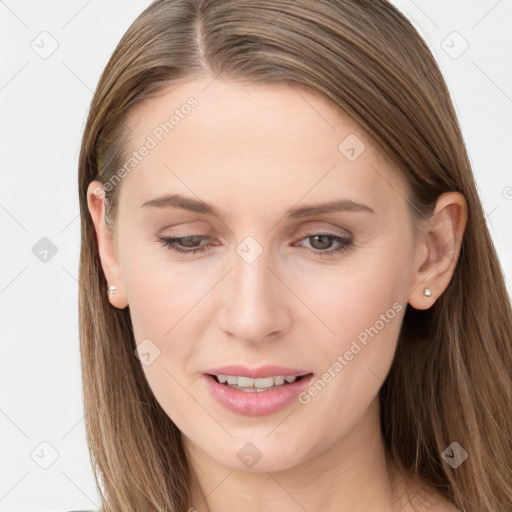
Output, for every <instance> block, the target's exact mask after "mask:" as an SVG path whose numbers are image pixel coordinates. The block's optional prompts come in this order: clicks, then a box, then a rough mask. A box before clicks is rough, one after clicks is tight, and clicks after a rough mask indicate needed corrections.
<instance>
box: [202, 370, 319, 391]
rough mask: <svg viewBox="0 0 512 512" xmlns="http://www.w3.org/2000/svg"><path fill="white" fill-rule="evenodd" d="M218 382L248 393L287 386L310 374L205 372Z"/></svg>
mask: <svg viewBox="0 0 512 512" xmlns="http://www.w3.org/2000/svg"><path fill="white" fill-rule="evenodd" d="M207 375H208V377H210V378H211V379H213V380H214V381H215V382H217V383H218V384H221V385H223V386H226V387H228V388H231V389H236V390H238V391H245V392H248V393H260V392H264V391H271V390H273V389H277V388H282V387H287V386H289V385H290V384H293V383H294V382H298V381H300V380H302V379H303V378H304V377H308V376H310V375H312V373H305V374H302V375H275V376H269V377H259V378H251V377H246V376H242V375H226V374H207Z"/></svg>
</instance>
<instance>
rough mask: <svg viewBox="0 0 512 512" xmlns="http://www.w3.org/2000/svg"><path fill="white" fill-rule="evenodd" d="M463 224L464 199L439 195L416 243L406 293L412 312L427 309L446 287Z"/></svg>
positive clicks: (458, 252) (451, 194)
mask: <svg viewBox="0 0 512 512" xmlns="http://www.w3.org/2000/svg"><path fill="white" fill-rule="evenodd" d="M466 221H467V205H466V200H465V199H464V196H463V195H462V194H460V193H459V192H446V193H444V194H441V195H440V196H439V198H438V200H437V202H436V207H435V210H434V213H433V214H432V216H431V217H430V218H429V219H428V220H426V221H425V224H424V231H423V234H422V236H421V237H420V240H419V241H418V250H417V251H416V255H417V258H416V259H417V261H416V262H415V263H414V264H415V268H416V271H415V272H414V274H413V277H412V280H411V283H410V287H409V292H408V301H409V304H410V305H411V306H412V307H414V308H415V309H428V308H430V307H431V306H432V304H434V302H435V301H436V300H437V299H438V298H439V297H440V296H441V294H442V293H443V292H444V291H445V290H446V288H447V287H448V285H449V284H450V281H451V279H452V276H453V273H454V271H455V267H456V265H457V260H458V257H459V254H460V248H461V245H462V237H463V234H464V228H465V227H466Z"/></svg>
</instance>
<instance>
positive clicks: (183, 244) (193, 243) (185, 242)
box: [158, 233, 352, 256]
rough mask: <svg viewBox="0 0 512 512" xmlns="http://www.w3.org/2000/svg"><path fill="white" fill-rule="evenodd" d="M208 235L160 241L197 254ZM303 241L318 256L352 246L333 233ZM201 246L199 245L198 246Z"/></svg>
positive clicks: (310, 235)
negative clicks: (307, 241) (308, 244)
mask: <svg viewBox="0 0 512 512" xmlns="http://www.w3.org/2000/svg"><path fill="white" fill-rule="evenodd" d="M209 238H210V237H209V236H206V235H190V236H184V237H174V238H173V237H164V236H159V237H158V240H160V242H161V243H162V245H163V246H164V247H167V248H168V249H170V250H171V251H174V252H177V253H182V254H194V253H196V252H205V251H206V250H207V244H201V243H200V242H201V241H203V240H207V239H209ZM301 240H311V242H310V244H311V247H312V249H317V250H311V251H310V252H312V253H313V254H314V255H317V256H332V255H334V254H336V253H341V252H344V251H348V250H349V249H350V248H351V246H352V240H351V239H350V238H346V237H341V236H338V235H335V234H332V233H308V234H306V235H304V236H303V237H302V238H301ZM333 243H337V244H338V245H337V246H335V248H334V249H330V247H331V246H332V244H333ZM197 244H199V245H197Z"/></svg>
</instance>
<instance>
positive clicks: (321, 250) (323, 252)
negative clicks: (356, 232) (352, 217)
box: [301, 233, 352, 256]
mask: <svg viewBox="0 0 512 512" xmlns="http://www.w3.org/2000/svg"><path fill="white" fill-rule="evenodd" d="M301 240H310V244H311V246H312V248H313V249H318V250H316V251H310V252H312V253H313V254H315V255H317V256H333V255H334V254H337V253H341V252H345V251H348V250H349V249H350V248H351V246H352V240H351V239H350V238H346V237H342V236H338V235H335V234H333V233H308V234H306V235H304V236H303V237H302V239H301ZM333 242H336V243H338V244H339V245H338V246H336V247H335V248H334V249H330V247H331V246H332V243H333ZM327 249H329V250H327Z"/></svg>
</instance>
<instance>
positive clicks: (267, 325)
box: [222, 240, 287, 342]
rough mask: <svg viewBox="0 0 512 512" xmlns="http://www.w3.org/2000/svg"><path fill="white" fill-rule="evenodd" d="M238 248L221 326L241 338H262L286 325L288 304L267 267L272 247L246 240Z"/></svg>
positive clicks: (247, 340) (249, 339) (253, 340)
mask: <svg viewBox="0 0 512 512" xmlns="http://www.w3.org/2000/svg"><path fill="white" fill-rule="evenodd" d="M258 245H259V244H258ZM236 252H237V254H235V255H234V265H233V270H232V271H231V272H230V274H231V276H230V279H229V281H228V282H229V284H228V290H229V291H228V297H227V305H226V309H225V311H224V316H223V322H222V328H223V330H224V331H226V332H229V333H231V334H233V335H235V336H236V337H237V338H238V339H240V340H241V341H245V342H258V341H262V340H263V339H264V338H266V337H267V336H268V335H269V334H271V333H274V332H277V331H280V330H282V329H284V328H285V320H286V318H287V315H286V312H285V307H286V306H285V304H284V303H283V299H282V293H281V291H280V290H279V289H278V288H279V286H282V285H280V283H279V280H278V279H276V277H275V276H274V274H273V272H272V271H270V270H269V268H268V266H270V260H271V258H270V252H269V251H266V250H263V247H261V246H259V248H258V247H257V246H256V245H255V243H254V241H252V240H247V241H245V242H242V243H241V244H239V246H238V247H237V249H236Z"/></svg>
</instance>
